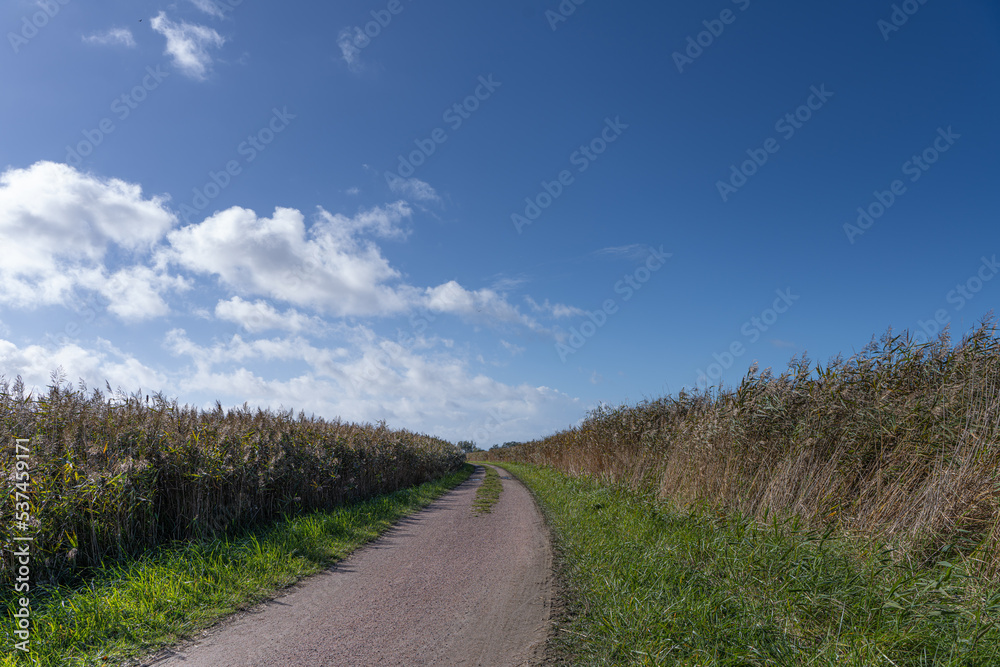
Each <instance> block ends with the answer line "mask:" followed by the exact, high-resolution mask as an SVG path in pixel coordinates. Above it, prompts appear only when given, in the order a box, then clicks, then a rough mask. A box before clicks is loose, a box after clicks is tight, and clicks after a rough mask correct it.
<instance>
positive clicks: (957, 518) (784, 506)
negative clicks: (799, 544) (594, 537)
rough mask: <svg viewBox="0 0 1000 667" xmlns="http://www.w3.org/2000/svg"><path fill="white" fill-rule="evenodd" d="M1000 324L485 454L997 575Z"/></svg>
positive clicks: (799, 363) (597, 416) (891, 344)
mask: <svg viewBox="0 0 1000 667" xmlns="http://www.w3.org/2000/svg"><path fill="white" fill-rule="evenodd" d="M998 433H1000V337H998V332H997V328H996V325H995V324H993V323H992V321H991V320H985V321H983V322H982V323H981V324H980V325H979V326H978V327H977V328H975V329H974V330H973V331H972V332H971V333H969V334H968V335H967V336H966V337H964V338H963V339H962V340H961V341H960V342H959V343H958V344H954V345H953V344H952V343H951V340H950V338H949V337H948V334H947V332H946V333H944V334H942V336H941V337H939V338H938V339H937V340H936V341H933V342H930V343H925V344H918V343H917V342H915V341H914V340H913V339H912V337H910V336H909V335H906V334H904V335H893V334H892V331H891V330H890V331H889V332H887V333H886V334H885V335H883V336H882V337H881V338H879V339H874V338H873V339H872V342H871V343H870V344H869V345H868V346H866V347H865V348H864V349H863V350H862V351H861V352H860V353H858V354H856V355H855V356H853V357H851V358H849V359H846V360H845V359H843V358H842V357H836V358H834V359H832V360H831V361H830V362H829V363H828V364H827V365H826V366H825V367H824V366H822V365H819V364H817V365H816V366H813V365H812V362H810V361H809V359H808V358H806V357H805V356H803V357H800V358H793V359H792V361H791V362H790V363H789V366H788V370H787V371H786V372H784V373H782V374H781V375H778V376H775V375H773V374H772V373H771V372H770V370H765V371H763V372H760V371H759V370H758V369H757V367H756V366H754V367H751V368H750V370H749V372H748V373H747V375H746V376H745V377H744V378H743V380H742V381H741V382H740V384H739V386H738V387H736V388H722V387H719V388H714V389H709V390H701V391H695V392H693V393H688V392H684V391H682V392H680V394H679V395H677V396H670V397H665V398H660V399H656V400H647V401H643V402H641V403H639V404H637V405H622V406H618V407H608V406H602V407H600V408H598V409H596V410H593V411H592V412H590V413H589V414H588V415H587V417H586V419H585V420H584V421H583V423H582V424H581V425H580V426H579V427H577V428H571V429H568V430H564V431H561V432H559V433H556V434H554V435H552V436H550V437H547V438H543V439H540V440H536V441H533V442H528V443H523V444H520V445H516V446H511V447H503V448H494V449H493V450H491V451H490V452H489V453H488V455H487V456H486V458H488V459H490V460H493V461H521V462H527V463H535V464H541V465H547V466H552V467H555V468H557V469H559V470H562V471H564V472H567V473H570V474H573V475H592V476H595V477H596V478H598V479H600V480H602V481H605V482H610V483H615V484H624V485H627V486H629V487H632V488H637V489H640V488H641V489H643V490H647V491H650V490H651V491H655V492H656V493H657V494H658V495H659V496H660V497H661V498H664V499H670V500H672V501H674V502H677V503H680V504H683V505H688V506H690V505H694V504H702V505H706V504H707V505H708V506H712V507H716V508H720V509H731V510H738V511H740V512H742V513H747V514H750V515H755V516H764V515H767V514H785V515H788V514H795V515H799V516H801V517H803V518H805V519H807V520H809V521H810V522H813V523H816V524H822V523H837V524H838V525H840V526H841V527H843V528H845V529H848V530H851V531H862V532H864V533H866V534H870V535H873V536H878V537H880V538H882V539H884V540H887V541H890V542H894V543H897V544H898V545H899V546H900V547H901V549H900V552H901V553H905V554H907V555H909V556H910V557H913V558H918V559H925V560H928V561H930V560H932V559H935V558H939V557H940V556H941V553H942V551H943V550H946V549H951V548H959V549H964V550H965V553H966V555H967V557H969V558H971V559H973V560H974V561H976V562H975V563H974V564H975V565H977V566H978V567H979V568H980V570H981V571H982V572H984V573H986V574H988V575H990V576H996V575H998V574H1000V555H998V551H1000V549H998V547H1000V444H998Z"/></svg>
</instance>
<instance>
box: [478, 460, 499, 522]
mask: <svg viewBox="0 0 1000 667" xmlns="http://www.w3.org/2000/svg"><path fill="white" fill-rule="evenodd" d="M480 465H482V464H480ZM484 467H485V468H486V477H484V478H483V483H482V484H480V485H479V489H477V490H476V497H475V499H474V500H473V501H472V512H473V513H474V514H475V515H476V516H479V515H482V514H488V513H490V512H492V511H493V506H494V505H495V504H496V502H497V501H498V500H500V494H501V493H503V482H501V481H500V475H499V474H498V473H497V471H496V470H495V469H493V468H491V467H490V466H484Z"/></svg>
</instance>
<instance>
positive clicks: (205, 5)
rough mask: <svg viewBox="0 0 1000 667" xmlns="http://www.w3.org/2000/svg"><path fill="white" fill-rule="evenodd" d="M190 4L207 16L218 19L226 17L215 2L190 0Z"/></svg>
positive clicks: (211, 0) (213, 0)
mask: <svg viewBox="0 0 1000 667" xmlns="http://www.w3.org/2000/svg"><path fill="white" fill-rule="evenodd" d="M191 4H192V5H194V6H195V7H197V8H198V9H200V10H201V11H203V12H205V13H206V14H208V15H209V16H214V17H216V18H220V19H221V18H225V17H226V15H225V14H224V13H223V12H222V9H221V8H220V7H219V5H217V4H216V3H215V0H191Z"/></svg>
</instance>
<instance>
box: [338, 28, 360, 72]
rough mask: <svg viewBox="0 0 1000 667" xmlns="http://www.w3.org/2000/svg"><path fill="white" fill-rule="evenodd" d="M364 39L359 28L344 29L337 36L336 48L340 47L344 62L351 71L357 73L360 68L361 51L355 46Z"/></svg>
mask: <svg viewBox="0 0 1000 667" xmlns="http://www.w3.org/2000/svg"><path fill="white" fill-rule="evenodd" d="M364 38H365V34H364V32H363V31H362V30H361V28H344V29H342V30H341V31H340V34H339V35H338V36H337V46H339V47H340V53H341V55H343V57H344V62H346V63H347V66H348V67H350V68H351V70H352V71H358V70H359V69H360V68H361V49H360V48H359V47H358V46H357V44H358V42H359V41H361V40H362V39H364Z"/></svg>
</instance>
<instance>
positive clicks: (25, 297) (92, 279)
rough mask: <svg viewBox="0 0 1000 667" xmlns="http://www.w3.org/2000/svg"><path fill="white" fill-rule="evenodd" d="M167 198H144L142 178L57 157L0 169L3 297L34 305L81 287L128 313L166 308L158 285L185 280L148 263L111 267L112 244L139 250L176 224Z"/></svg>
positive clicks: (61, 299)
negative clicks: (91, 170) (114, 175)
mask: <svg viewBox="0 0 1000 667" xmlns="http://www.w3.org/2000/svg"><path fill="white" fill-rule="evenodd" d="M164 204H165V198H163V197H152V198H148V199H147V198H144V197H143V195H142V189H141V188H140V187H139V186H138V185H134V184H131V183H126V182H125V181H121V180H118V179H102V178H99V177H96V176H93V175H90V174H85V173H82V172H79V171H77V170H76V169H74V168H72V167H70V166H67V165H64V164H56V163H54V162H38V163H36V164H34V165H32V166H31V167H29V168H27V169H8V170H7V171H5V172H4V173H3V174H2V175H0V247H2V248H3V249H4V258H3V262H0V303H2V304H6V305H10V306H14V307H19V308H33V307H36V306H40V305H66V304H67V303H68V301H69V300H70V299H71V298H72V297H73V294H74V291H75V290H76V289H77V288H80V287H83V288H86V289H92V290H96V291H99V292H101V293H102V294H103V295H104V296H105V297H106V298H108V299H109V300H110V302H111V306H110V307H111V310H112V312H115V313H116V314H118V315H119V316H121V317H123V318H127V319H143V318H146V317H153V316H156V315H158V314H162V313H163V312H165V308H166V306H165V304H164V303H163V301H162V299H161V298H160V296H159V295H158V294H156V293H154V291H149V290H146V289H144V288H143V287H142V286H139V285H133V284H131V282H130V281H133V280H142V281H144V284H148V285H154V286H158V287H159V288H161V289H183V288H184V286H185V283H184V281H181V280H177V279H168V278H166V277H163V276H160V275H158V274H154V272H153V271H152V270H150V269H140V268H132V269H125V270H123V271H119V272H117V273H109V271H108V269H107V267H106V266H105V258H106V255H108V253H109V252H111V251H112V250H114V251H116V252H119V253H120V252H122V251H124V253H125V254H126V255H132V256H140V255H142V254H144V253H146V252H148V251H149V250H150V249H151V248H152V247H153V245H154V244H155V243H156V242H157V241H159V240H160V239H161V238H163V236H164V234H165V233H166V232H167V231H168V230H169V229H170V228H171V227H172V226H173V225H174V224H175V222H176V218H175V216H174V215H173V214H172V213H171V212H170V211H168V210H167V209H166V208H165V206H164Z"/></svg>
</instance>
